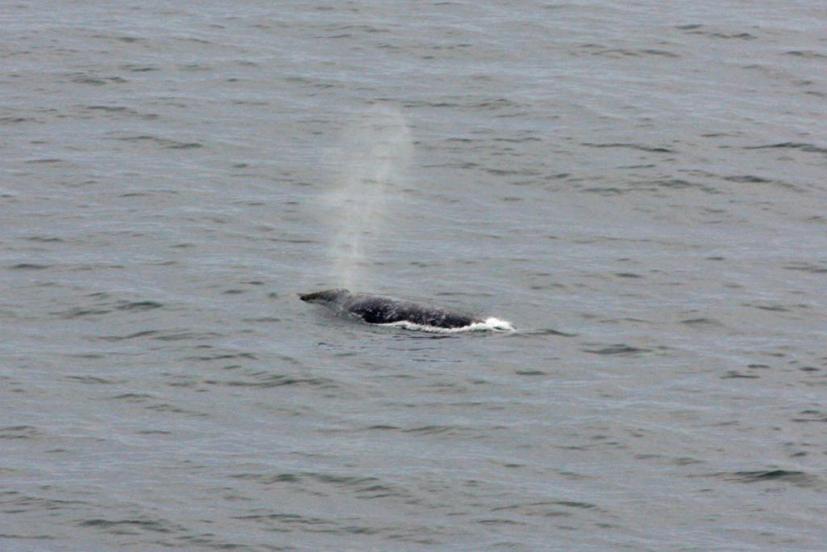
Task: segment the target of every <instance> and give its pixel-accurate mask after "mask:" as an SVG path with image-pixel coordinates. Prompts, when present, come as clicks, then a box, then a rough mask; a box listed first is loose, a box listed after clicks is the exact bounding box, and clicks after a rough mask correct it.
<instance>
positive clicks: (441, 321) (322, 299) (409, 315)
mask: <svg viewBox="0 0 827 552" xmlns="http://www.w3.org/2000/svg"><path fill="white" fill-rule="evenodd" d="M299 297H300V298H301V300H302V301H306V302H308V303H316V304H319V305H324V306H325V307H327V308H329V309H332V310H333V311H335V312H337V313H341V314H347V315H350V316H354V317H356V318H360V319H362V320H364V321H365V322H367V323H369V324H392V323H394V322H409V323H411V324H419V325H422V326H432V327H436V328H446V329H452V328H464V327H466V326H470V325H471V324H475V323H478V322H482V320H480V319H479V318H475V317H473V316H468V315H466V314H460V313H457V312H452V311H448V310H445V309H440V308H437V307H428V306H423V305H418V304H416V303H411V302H409V301H400V300H398V299H391V298H388V297H379V296H376V295H367V294H364V293H351V292H350V291H348V290H346V289H327V290H324V291H317V292H315V293H306V294H303V295H302V294H299Z"/></svg>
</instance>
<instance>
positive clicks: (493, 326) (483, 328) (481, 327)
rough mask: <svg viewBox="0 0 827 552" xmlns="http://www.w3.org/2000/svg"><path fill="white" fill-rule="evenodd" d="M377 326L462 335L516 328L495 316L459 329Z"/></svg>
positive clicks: (405, 323) (403, 323) (401, 324)
mask: <svg viewBox="0 0 827 552" xmlns="http://www.w3.org/2000/svg"><path fill="white" fill-rule="evenodd" d="M376 325H377V326H392V327H394V328H402V329H405V330H415V331H420V332H432V333H460V332H514V331H516V328H514V325H513V324H512V323H511V322H509V321H508V320H501V319H499V318H495V317H493V316H489V317H488V318H486V319H485V320H484V321H482V322H474V323H472V324H469V325H467V326H462V327H459V328H440V327H438V326H428V325H426V324H414V323H413V322H408V321H407V320H400V321H399V322H388V323H387V324H376Z"/></svg>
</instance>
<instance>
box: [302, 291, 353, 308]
mask: <svg viewBox="0 0 827 552" xmlns="http://www.w3.org/2000/svg"><path fill="white" fill-rule="evenodd" d="M349 297H350V291H348V290H346V289H326V290H324V291H317V292H315V293H305V294H299V298H300V299H301V300H302V301H306V302H308V303H318V304H321V305H330V304H334V305H341V304H342V303H344V302H345V301H346V300H347V299H348V298H349Z"/></svg>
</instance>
